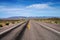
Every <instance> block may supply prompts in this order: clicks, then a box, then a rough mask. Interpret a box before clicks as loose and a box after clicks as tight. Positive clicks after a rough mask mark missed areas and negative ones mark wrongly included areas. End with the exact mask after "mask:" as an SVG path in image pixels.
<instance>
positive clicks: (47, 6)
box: [26, 4, 52, 9]
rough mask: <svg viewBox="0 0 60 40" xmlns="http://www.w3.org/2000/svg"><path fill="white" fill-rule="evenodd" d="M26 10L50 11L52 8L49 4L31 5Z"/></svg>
mask: <svg viewBox="0 0 60 40" xmlns="http://www.w3.org/2000/svg"><path fill="white" fill-rule="evenodd" d="M26 8H33V9H51V8H52V7H51V6H49V4H33V5H29V6H27V7H26Z"/></svg>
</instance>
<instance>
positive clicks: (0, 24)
mask: <svg viewBox="0 0 60 40" xmlns="http://www.w3.org/2000/svg"><path fill="white" fill-rule="evenodd" d="M22 21H24V19H21V20H0V27H4V26H9V25H10V24H16V23H19V22H22Z"/></svg>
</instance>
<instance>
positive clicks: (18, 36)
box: [0, 20, 60, 40]
mask: <svg viewBox="0 0 60 40" xmlns="http://www.w3.org/2000/svg"><path fill="white" fill-rule="evenodd" d="M0 40H60V25H57V24H56V25H55V24H47V23H41V22H38V21H34V20H30V21H27V22H24V23H23V24H20V26H16V28H14V29H13V30H11V31H9V32H7V33H4V34H1V32H0Z"/></svg>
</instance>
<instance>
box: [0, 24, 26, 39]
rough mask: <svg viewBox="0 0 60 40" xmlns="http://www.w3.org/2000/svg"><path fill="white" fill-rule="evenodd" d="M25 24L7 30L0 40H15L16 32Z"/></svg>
mask: <svg viewBox="0 0 60 40" xmlns="http://www.w3.org/2000/svg"><path fill="white" fill-rule="evenodd" d="M25 25H26V23H24V24H22V25H21V26H18V27H17V28H15V29H13V30H12V31H11V32H9V33H8V34H6V35H5V36H4V37H2V38H1V39H0V40H15V38H16V37H17V36H18V34H19V33H20V32H21V30H22V29H23V27H24V26H25Z"/></svg>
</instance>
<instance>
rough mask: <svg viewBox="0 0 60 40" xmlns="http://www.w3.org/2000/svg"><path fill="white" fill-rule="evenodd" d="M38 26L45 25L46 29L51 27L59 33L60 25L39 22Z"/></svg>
mask: <svg viewBox="0 0 60 40" xmlns="http://www.w3.org/2000/svg"><path fill="white" fill-rule="evenodd" d="M39 23H40V24H43V25H46V26H48V27H51V28H53V29H55V30H57V31H60V24H51V23H44V22H43V23H42V22H39Z"/></svg>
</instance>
